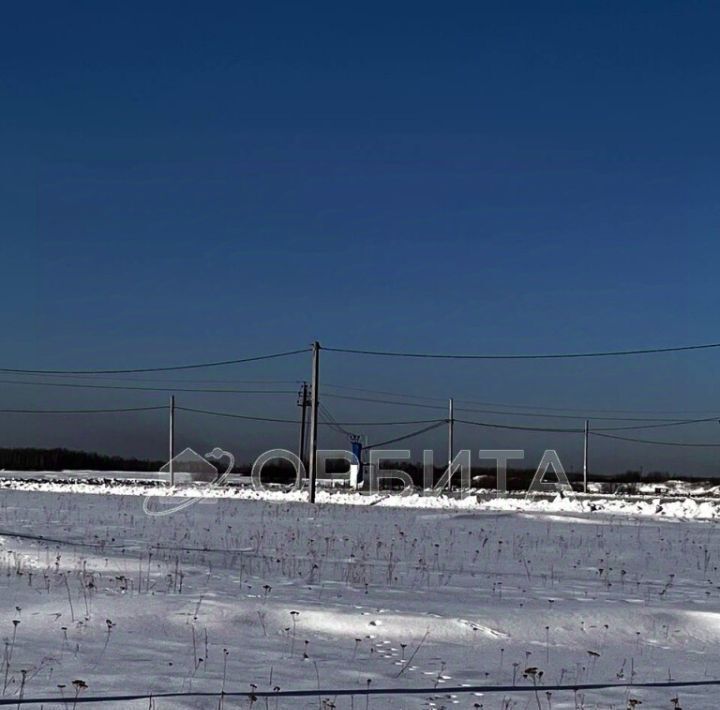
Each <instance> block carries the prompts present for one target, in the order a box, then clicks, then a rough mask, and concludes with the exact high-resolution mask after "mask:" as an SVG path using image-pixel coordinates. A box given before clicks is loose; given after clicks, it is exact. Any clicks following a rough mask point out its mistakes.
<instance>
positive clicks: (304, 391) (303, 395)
mask: <svg viewBox="0 0 720 710" xmlns="http://www.w3.org/2000/svg"><path fill="white" fill-rule="evenodd" d="M298 406H299V407H302V415H301V416H300V443H299V446H298V449H299V450H298V458H299V459H300V460H301V461H302V463H303V466H305V467H307V460H306V458H305V425H306V420H307V407H308V385H307V382H303V383H302V387H301V388H300V392H298Z"/></svg>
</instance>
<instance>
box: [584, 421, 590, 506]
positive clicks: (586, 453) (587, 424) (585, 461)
mask: <svg viewBox="0 0 720 710" xmlns="http://www.w3.org/2000/svg"><path fill="white" fill-rule="evenodd" d="M589 434H590V420H589V419H586V420H585V443H584V446H583V492H584V493H587V484H588V438H589Z"/></svg>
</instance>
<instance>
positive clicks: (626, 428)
mask: <svg viewBox="0 0 720 710" xmlns="http://www.w3.org/2000/svg"><path fill="white" fill-rule="evenodd" d="M718 421H720V420H718V418H717V417H710V418H707V419H685V420H683V421H677V422H666V423H665V424H636V425H633V426H614V427H600V428H598V427H595V428H594V431H596V432H597V431H631V430H633V429H662V428H664V427H671V426H687V425H688V424H705V423H708V422H718Z"/></svg>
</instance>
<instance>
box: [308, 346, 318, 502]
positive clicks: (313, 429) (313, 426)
mask: <svg viewBox="0 0 720 710" xmlns="http://www.w3.org/2000/svg"><path fill="white" fill-rule="evenodd" d="M319 385H320V343H318V341H317V340H316V341H315V342H314V343H313V345H312V385H311V388H312V389H311V392H310V395H311V400H310V502H311V503H314V502H315V485H316V483H317V435H318V389H319Z"/></svg>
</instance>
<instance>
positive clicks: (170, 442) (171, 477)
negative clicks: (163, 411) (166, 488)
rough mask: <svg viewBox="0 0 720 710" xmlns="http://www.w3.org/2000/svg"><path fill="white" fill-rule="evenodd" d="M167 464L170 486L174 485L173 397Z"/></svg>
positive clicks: (173, 398) (172, 400)
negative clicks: (168, 465) (168, 466)
mask: <svg viewBox="0 0 720 710" xmlns="http://www.w3.org/2000/svg"><path fill="white" fill-rule="evenodd" d="M169 449H170V451H169V455H170V458H169V460H168V463H169V464H170V485H171V486H174V485H175V469H174V464H173V459H174V458H175V395H174V394H173V395H170V441H169Z"/></svg>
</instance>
